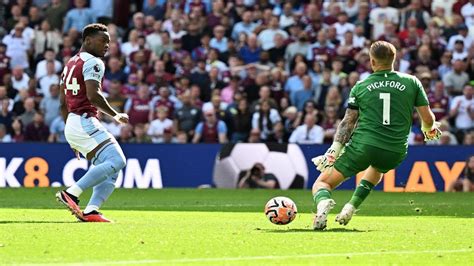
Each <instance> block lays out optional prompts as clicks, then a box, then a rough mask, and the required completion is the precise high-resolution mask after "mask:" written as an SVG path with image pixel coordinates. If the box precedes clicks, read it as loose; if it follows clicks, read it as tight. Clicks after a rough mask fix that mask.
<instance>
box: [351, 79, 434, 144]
mask: <svg viewBox="0 0 474 266" xmlns="http://www.w3.org/2000/svg"><path fill="white" fill-rule="evenodd" d="M425 105H429V103H428V98H427V97H426V93H425V91H424V90H423V86H422V84H421V82H420V81H419V80H418V79H417V78H416V77H415V76H412V75H408V74H403V73H400V72H396V71H388V70H387V71H378V72H375V73H373V74H371V75H370V76H368V77H367V78H366V79H364V80H362V81H359V82H358V83H357V84H356V85H355V86H354V87H353V88H352V90H351V93H350V96H349V100H348V107H349V108H351V109H358V110H359V120H358V121H357V126H356V128H355V130H354V133H353V135H352V142H354V144H355V143H363V144H368V145H373V146H376V147H379V148H381V149H386V150H389V151H396V152H406V150H407V147H408V134H409V133H410V129H411V125H412V123H413V121H412V120H413V110H414V107H416V106H425Z"/></svg>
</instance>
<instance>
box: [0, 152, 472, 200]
mask: <svg viewBox="0 0 474 266" xmlns="http://www.w3.org/2000/svg"><path fill="white" fill-rule="evenodd" d="M122 147H123V150H124V152H125V155H126V157H127V166H126V168H125V169H124V170H123V171H122V173H121V174H120V176H119V179H118V180H117V187H123V188H133V187H138V188H162V187H196V186H199V185H202V184H211V183H212V173H213V167H214V161H215V157H216V154H217V153H218V151H219V150H220V145H218V144H216V145H209V144H198V145H196V144H189V145H172V144H170V145H166V144H162V145H134V144H126V145H122ZM300 147H301V150H302V151H303V153H304V155H305V157H306V160H307V165H308V167H309V169H308V170H309V182H308V187H310V186H311V185H312V183H313V182H314V180H315V178H316V176H317V174H318V173H317V171H316V170H315V169H314V167H313V165H312V163H311V158H312V157H313V156H315V155H319V154H322V153H324V152H325V151H326V149H327V146H325V145H322V146H319V145H317V146H316V145H302V146H300ZM470 154H474V148H473V147H472V146H416V147H411V148H410V149H409V153H408V157H407V159H406V160H405V161H404V162H403V163H402V165H401V166H400V167H399V168H398V169H396V170H395V171H391V172H389V173H387V174H386V175H385V177H384V181H382V183H381V184H379V185H378V186H377V189H383V190H384V191H393V192H403V191H407V192H434V191H437V190H438V191H444V190H445V188H446V187H447V185H448V184H449V183H450V182H452V181H453V180H456V179H457V178H458V177H459V176H460V175H461V173H462V171H463V168H464V166H465V160H466V158H467V157H468V156H469V155H470ZM88 166H89V163H88V162H87V161H86V160H84V159H82V160H80V161H79V160H77V159H75V158H74V154H73V152H72V151H71V150H70V149H69V146H68V145H65V144H0V187H20V186H24V187H32V186H62V185H67V186H69V185H71V184H72V183H73V182H74V179H76V180H77V179H78V178H79V177H80V176H81V175H83V174H84V173H85V170H86V169H87V167H88ZM358 178H360V175H358ZM355 184H356V178H352V179H350V180H348V181H346V182H345V183H344V184H343V185H341V186H340V189H353V188H354V187H355Z"/></svg>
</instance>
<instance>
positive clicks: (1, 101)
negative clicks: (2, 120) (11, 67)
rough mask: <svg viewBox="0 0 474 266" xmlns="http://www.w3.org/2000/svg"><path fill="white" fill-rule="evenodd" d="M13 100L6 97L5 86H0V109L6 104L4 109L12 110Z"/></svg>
mask: <svg viewBox="0 0 474 266" xmlns="http://www.w3.org/2000/svg"><path fill="white" fill-rule="evenodd" d="M13 105H14V101H13V100H12V99H10V98H8V94H7V88H6V87H5V86H0V109H2V110H3V107H4V106H6V110H7V111H8V112H11V111H12V110H13Z"/></svg>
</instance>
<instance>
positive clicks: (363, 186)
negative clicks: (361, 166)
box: [336, 166, 383, 225]
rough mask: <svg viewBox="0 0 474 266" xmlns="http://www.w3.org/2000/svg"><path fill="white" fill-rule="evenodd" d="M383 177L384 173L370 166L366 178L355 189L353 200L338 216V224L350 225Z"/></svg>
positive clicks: (366, 171)
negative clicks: (356, 212)
mask: <svg viewBox="0 0 474 266" xmlns="http://www.w3.org/2000/svg"><path fill="white" fill-rule="evenodd" d="M382 175H383V173H380V172H379V171H378V170H377V169H375V168H374V167H372V166H369V168H367V170H365V173H364V176H363V177H362V180H361V181H360V183H359V185H358V186H357V188H356V189H355V191H354V194H352V198H351V200H350V201H349V203H347V204H346V205H344V207H343V208H342V211H341V212H340V213H339V214H338V215H337V216H336V222H338V223H340V224H342V225H347V223H349V221H350V220H351V218H352V216H353V215H354V213H355V211H356V210H357V208H359V206H360V205H361V204H362V202H363V201H364V200H365V199H366V198H367V196H368V195H369V194H370V191H372V189H373V188H374V187H375V185H377V184H378V183H379V182H380V180H381V179H382Z"/></svg>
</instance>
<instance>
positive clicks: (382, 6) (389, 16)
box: [369, 0, 399, 40]
mask: <svg viewBox="0 0 474 266" xmlns="http://www.w3.org/2000/svg"><path fill="white" fill-rule="evenodd" d="M377 2H378V7H376V8H374V9H372V10H371V11H370V18H369V23H370V24H371V25H372V27H373V29H372V39H373V40H377V39H378V38H379V37H380V36H381V35H382V34H383V31H384V25H385V22H392V23H394V24H396V25H398V23H399V14H398V10H397V9H395V8H393V7H390V6H388V0H378V1H377Z"/></svg>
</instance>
